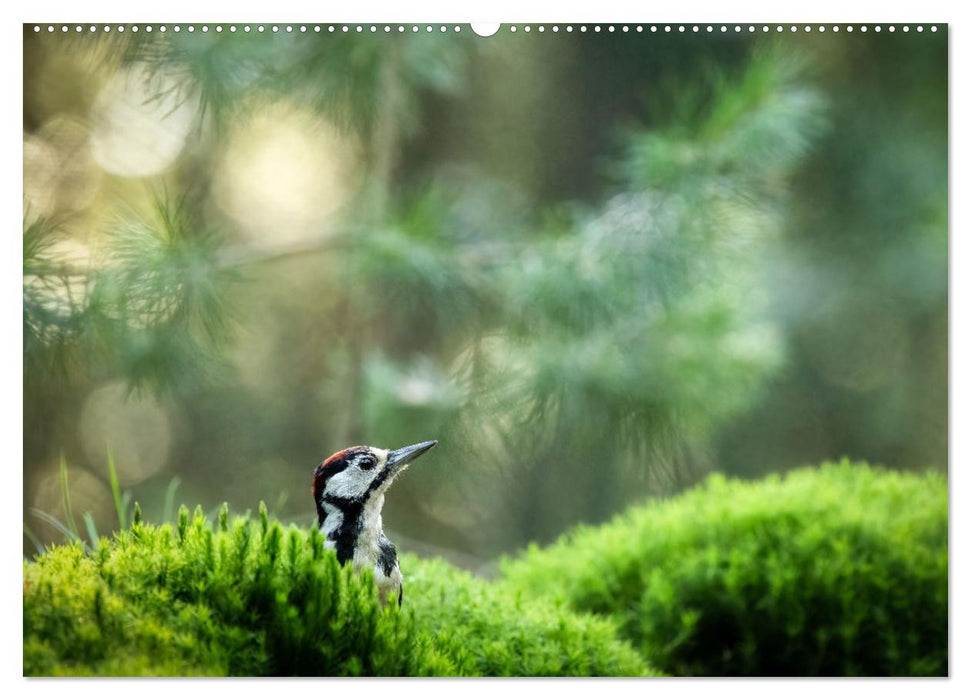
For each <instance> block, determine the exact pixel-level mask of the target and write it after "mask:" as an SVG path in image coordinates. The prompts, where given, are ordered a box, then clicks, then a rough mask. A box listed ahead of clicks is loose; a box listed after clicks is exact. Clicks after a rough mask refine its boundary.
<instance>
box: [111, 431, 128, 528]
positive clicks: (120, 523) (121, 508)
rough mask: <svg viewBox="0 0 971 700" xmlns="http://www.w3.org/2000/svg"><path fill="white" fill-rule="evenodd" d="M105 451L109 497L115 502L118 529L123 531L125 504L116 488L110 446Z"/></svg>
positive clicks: (116, 482)
mask: <svg viewBox="0 0 971 700" xmlns="http://www.w3.org/2000/svg"><path fill="white" fill-rule="evenodd" d="M107 451H108V481H110V482H111V497H112V498H113V499H114V500H115V512H116V513H118V527H119V529H121V530H124V529H125V509H126V504H125V503H124V502H123V501H122V500H121V489H120V488H118V470H117V469H115V456H114V454H112V452H111V445H108V446H107Z"/></svg>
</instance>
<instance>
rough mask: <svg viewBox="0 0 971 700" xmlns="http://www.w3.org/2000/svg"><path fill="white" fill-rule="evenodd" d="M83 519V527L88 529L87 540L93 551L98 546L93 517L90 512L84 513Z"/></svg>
mask: <svg viewBox="0 0 971 700" xmlns="http://www.w3.org/2000/svg"><path fill="white" fill-rule="evenodd" d="M83 517H84V525H85V527H87V528H88V539H90V540H91V548H92V549H94V548H95V547H97V546H98V528H97V527H96V526H95V524H94V516H92V515H91V512H90V511H85V513H84V516H83Z"/></svg>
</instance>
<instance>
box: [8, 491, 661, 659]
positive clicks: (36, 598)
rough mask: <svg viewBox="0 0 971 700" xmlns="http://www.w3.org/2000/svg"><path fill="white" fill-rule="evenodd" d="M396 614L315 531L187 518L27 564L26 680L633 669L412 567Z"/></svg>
mask: <svg viewBox="0 0 971 700" xmlns="http://www.w3.org/2000/svg"><path fill="white" fill-rule="evenodd" d="M405 568H406V570H407V573H408V583H407V594H406V603H405V606H404V608H403V609H400V610H399V609H398V607H397V606H394V605H392V606H389V607H388V608H387V609H382V608H381V607H380V605H379V604H378V602H377V596H376V592H375V590H374V587H373V581H372V578H371V576H370V574H367V573H365V574H363V575H357V574H354V573H353V572H352V570H351V569H350V568H344V567H341V566H339V565H338V563H337V560H336V558H335V556H334V554H333V553H332V552H331V551H329V550H326V549H325V548H324V546H323V539H322V537H321V536H320V534H319V533H317V532H316V531H315V530H312V529H309V530H303V529H299V528H295V527H282V526H281V525H280V524H279V523H277V522H275V521H272V520H270V519H269V518H268V517H267V515H266V512H265V510H264V509H261V512H260V517H259V519H258V520H256V521H254V522H251V521H248V520H245V519H237V520H235V521H233V522H230V521H229V519H228V517H227V515H226V513H224V512H221V513H220V515H219V517H218V519H217V525H216V528H215V531H214V530H213V527H212V526H211V524H210V523H209V522H208V521H206V520H205V518H204V517H203V516H202V514H201V512H200V511H198V510H197V512H196V515H195V516H194V517H190V516H189V513H188V511H187V510H185V509H184V508H183V509H182V510H181V511H180V513H179V517H178V520H177V522H176V523H175V525H174V526H172V525H162V526H160V527H154V526H150V525H146V524H143V523H138V524H135V525H133V526H132V529H131V530H126V531H124V532H121V533H120V534H118V535H116V536H115V537H114V538H112V539H110V540H108V539H102V540H101V542H100V543H99V545H98V547H97V548H96V549H95V551H94V552H93V553H90V554H86V553H85V551H84V549H83V548H82V546H81V545H79V544H78V545H68V546H61V547H55V548H53V549H52V550H51V551H49V552H47V553H46V554H44V555H43V556H41V557H40V558H38V559H37V560H36V561H35V562H32V563H29V564H25V567H24V673H25V674H26V675H109V676H110V675H126V676H127V675H158V676H169V675H304V676H306V675H328V676H331V675H332V676H338V675H339V676H344V675H369V676H372V675H395V676H397V675H401V676H413V675H525V676H533V675H587V674H591V675H593V674H596V675H642V674H646V673H648V670H647V668H646V666H645V664H644V662H643V659H642V658H641V657H640V655H639V654H637V652H636V651H634V650H633V648H631V647H630V646H629V645H628V644H627V643H626V642H623V641H621V640H619V639H618V638H617V636H616V630H615V628H614V627H613V625H612V623H610V622H609V621H604V620H597V619H594V618H592V617H591V616H588V615H579V614H576V613H574V612H572V611H569V610H567V609H565V608H564V607H563V606H557V605H555V604H552V603H549V604H547V603H541V604H538V605H535V604H531V605H525V604H524V603H522V601H520V600H518V599H517V598H516V597H515V595H514V594H512V593H511V592H509V591H508V590H506V589H504V588H503V587H500V586H495V585H492V584H489V583H487V582H484V581H480V580H477V579H474V578H473V577H471V576H469V575H467V574H464V573H461V572H459V571H457V570H455V569H453V568H452V567H450V566H448V565H447V564H445V563H443V562H439V561H433V562H422V561H420V560H418V559H416V558H414V557H409V558H408V559H407V562H406V564H405Z"/></svg>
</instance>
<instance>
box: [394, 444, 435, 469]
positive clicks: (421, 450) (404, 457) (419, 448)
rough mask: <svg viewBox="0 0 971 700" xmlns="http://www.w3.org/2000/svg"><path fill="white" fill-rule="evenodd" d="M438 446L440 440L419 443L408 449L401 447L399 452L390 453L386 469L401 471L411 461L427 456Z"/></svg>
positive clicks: (409, 446)
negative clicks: (427, 453)
mask: <svg viewBox="0 0 971 700" xmlns="http://www.w3.org/2000/svg"><path fill="white" fill-rule="evenodd" d="M437 444H438V440H429V441H428V442H419V443H418V444H417V445H408V447H399V448H398V449H397V450H391V451H390V452H388V461H387V462H386V463H385V468H386V469H392V470H394V471H400V470H402V469H404V468H405V467H407V466H408V463H409V462H410V461H411V460H413V459H416V458H418V457H420V456H421V455H423V454H425V453H426V452H428V450H430V449H432V448H433V447H434V446H435V445H437Z"/></svg>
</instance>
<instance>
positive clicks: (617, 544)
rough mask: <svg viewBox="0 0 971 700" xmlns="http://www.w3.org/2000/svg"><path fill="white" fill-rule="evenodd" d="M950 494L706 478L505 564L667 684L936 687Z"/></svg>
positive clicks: (526, 587)
mask: <svg viewBox="0 0 971 700" xmlns="http://www.w3.org/2000/svg"><path fill="white" fill-rule="evenodd" d="M947 561H948V553H947V482H946V480H945V478H944V477H943V476H942V475H939V474H930V473H929V474H925V475H922V476H919V475H914V474H903V473H895V472H889V471H885V470H879V469H875V468H871V467H869V466H867V465H865V464H850V463H848V462H845V461H844V462H842V463H840V464H825V465H823V466H822V467H820V468H818V469H815V468H814V469H801V470H797V471H793V472H790V473H789V474H787V475H786V476H785V477H784V478H780V477H778V476H772V477H769V478H766V479H764V480H761V481H757V482H747V483H746V482H741V481H734V480H727V479H725V478H723V477H720V476H712V477H710V478H709V479H708V480H707V481H706V482H705V483H704V484H703V485H702V486H700V487H698V488H695V489H692V490H690V491H688V492H686V493H684V494H682V495H680V496H678V497H676V498H672V499H670V500H668V501H664V502H660V503H653V504H649V505H647V506H644V507H640V508H635V509H632V510H630V511H628V512H626V513H625V514H623V515H622V516H620V517H618V518H616V519H615V520H614V521H613V522H611V523H609V524H607V525H604V526H601V527H596V528H594V527H580V528H577V529H576V530H574V531H572V532H570V533H568V534H567V535H565V536H564V537H563V538H561V539H560V540H559V541H558V542H557V543H555V544H553V545H552V546H550V547H548V548H546V549H539V548H537V547H532V548H531V549H530V550H529V551H528V552H526V553H525V555H524V556H522V557H521V558H519V559H515V560H507V561H505V562H504V563H503V567H502V569H503V574H504V578H505V581H506V583H507V584H508V585H510V586H512V587H514V588H517V589H519V590H521V591H523V592H524V593H526V594H528V595H530V596H532V597H534V598H537V599H544V598H553V599H556V600H559V601H561V602H564V603H566V604H568V605H569V606H570V607H571V608H573V609H575V610H578V611H585V612H592V613H598V614H602V615H605V616H608V617H611V618H612V619H614V620H615V621H616V622H617V623H618V625H619V626H620V629H621V630H622V634H623V635H624V636H625V637H626V638H627V639H629V640H631V641H632V642H633V643H634V644H635V645H637V646H638V647H639V648H640V649H641V651H642V652H643V653H644V656H645V657H646V658H647V660H648V661H649V663H651V664H653V665H654V666H655V667H657V668H660V669H661V670H663V671H664V672H667V673H671V674H675V675H715V676H722V675H945V674H947V663H948V589H947Z"/></svg>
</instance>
